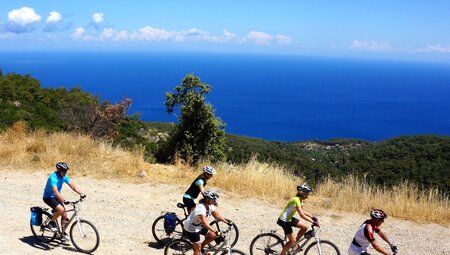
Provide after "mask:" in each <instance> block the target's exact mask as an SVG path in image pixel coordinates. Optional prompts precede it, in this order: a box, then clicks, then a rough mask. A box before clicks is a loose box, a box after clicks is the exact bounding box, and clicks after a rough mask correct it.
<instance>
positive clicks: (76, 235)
mask: <svg viewBox="0 0 450 255" xmlns="http://www.w3.org/2000/svg"><path fill="white" fill-rule="evenodd" d="M70 240H72V243H73V246H75V248H77V250H78V251H80V252H83V253H92V252H94V251H95V250H97V248H98V246H99V245H100V235H99V234H98V231H97V228H96V227H95V226H94V224H92V223H91V222H89V221H87V220H78V221H76V222H75V223H73V224H72V226H71V227H70Z"/></svg>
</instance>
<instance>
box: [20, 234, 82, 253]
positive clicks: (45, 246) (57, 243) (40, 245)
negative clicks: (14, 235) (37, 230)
mask: <svg viewBox="0 0 450 255" xmlns="http://www.w3.org/2000/svg"><path fill="white" fill-rule="evenodd" d="M19 240H20V241H22V242H24V243H26V244H28V245H29V246H31V247H33V248H36V249H41V250H52V249H55V248H57V247H61V248H62V249H64V250H67V251H73V252H78V251H77V250H76V249H75V248H73V247H71V246H70V244H69V243H64V242H62V241H61V240H58V239H55V240H53V241H51V242H49V243H44V242H40V241H39V240H37V239H36V238H35V237H34V236H24V237H22V238H19Z"/></svg>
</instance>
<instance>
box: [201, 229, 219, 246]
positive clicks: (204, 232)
mask: <svg viewBox="0 0 450 255" xmlns="http://www.w3.org/2000/svg"><path fill="white" fill-rule="evenodd" d="M200 234H201V235H204V236H205V240H203V242H202V249H203V248H205V246H206V245H207V244H209V243H210V242H212V241H213V240H214V239H215V238H216V237H217V235H216V233H214V232H212V231H209V230H207V229H206V228H202V230H200Z"/></svg>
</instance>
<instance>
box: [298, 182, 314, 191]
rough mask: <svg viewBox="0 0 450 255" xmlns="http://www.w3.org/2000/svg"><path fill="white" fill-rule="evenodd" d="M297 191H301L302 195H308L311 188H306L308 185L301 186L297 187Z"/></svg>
mask: <svg viewBox="0 0 450 255" xmlns="http://www.w3.org/2000/svg"><path fill="white" fill-rule="evenodd" d="M297 191H301V192H304V193H310V192H312V189H311V187H309V186H308V184H301V185H298V186H297Z"/></svg>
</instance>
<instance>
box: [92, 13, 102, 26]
mask: <svg viewBox="0 0 450 255" xmlns="http://www.w3.org/2000/svg"><path fill="white" fill-rule="evenodd" d="M92 21H94V23H95V24H100V23H103V21H104V19H103V13H94V14H93V15H92Z"/></svg>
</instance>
